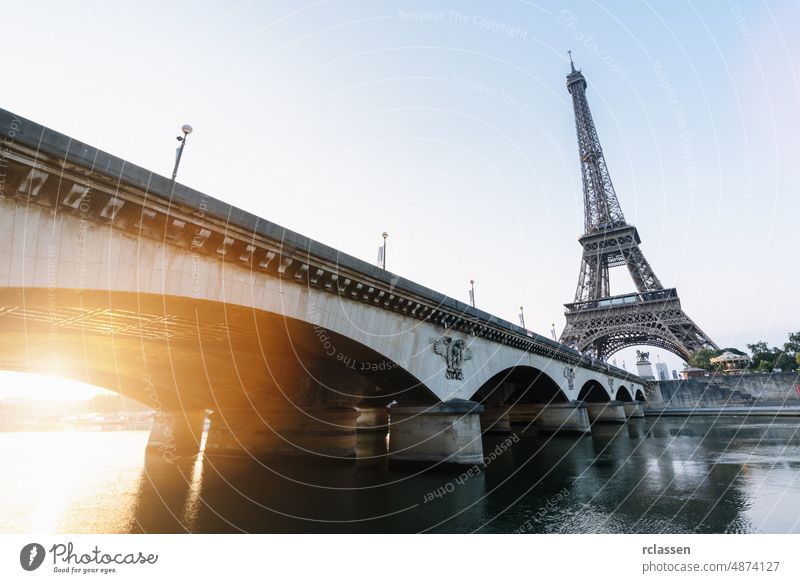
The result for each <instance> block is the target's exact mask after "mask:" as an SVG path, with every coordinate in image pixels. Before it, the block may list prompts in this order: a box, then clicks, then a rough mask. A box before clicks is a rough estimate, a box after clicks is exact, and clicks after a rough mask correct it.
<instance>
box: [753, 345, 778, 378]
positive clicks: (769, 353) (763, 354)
mask: <svg viewBox="0 0 800 583" xmlns="http://www.w3.org/2000/svg"><path fill="white" fill-rule="evenodd" d="M747 348H748V350H750V354H752V355H753V357H752V364H751V365H750V366H751V368H754V369H756V370H759V371H765V370H772V367H773V366H774V365H775V360H776V359H777V358H778V355H779V354H780V352H781V351H780V350H779V349H777V348H770V347H769V345H768V344H767V343H766V342H764V341H763V340H761V341H759V342H756V343H754V344H748V345H747ZM762 363H764V364H762Z"/></svg>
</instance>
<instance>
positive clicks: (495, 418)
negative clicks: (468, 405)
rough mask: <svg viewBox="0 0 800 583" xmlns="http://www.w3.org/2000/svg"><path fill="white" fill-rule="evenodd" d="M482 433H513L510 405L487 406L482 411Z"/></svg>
mask: <svg viewBox="0 0 800 583" xmlns="http://www.w3.org/2000/svg"><path fill="white" fill-rule="evenodd" d="M481 433H488V434H506V433H511V418H510V416H509V407H492V406H488V407H485V408H484V410H483V413H481Z"/></svg>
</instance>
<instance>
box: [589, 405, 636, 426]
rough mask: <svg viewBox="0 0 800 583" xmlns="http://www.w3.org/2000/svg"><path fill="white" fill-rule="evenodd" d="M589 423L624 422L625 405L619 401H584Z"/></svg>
mask: <svg viewBox="0 0 800 583" xmlns="http://www.w3.org/2000/svg"><path fill="white" fill-rule="evenodd" d="M586 407H587V411H588V413H589V421H590V422H591V423H625V421H626V420H627V418H626V416H625V407H624V404H623V403H622V402H621V401H607V402H605V403H586Z"/></svg>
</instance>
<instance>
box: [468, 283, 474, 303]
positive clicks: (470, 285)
mask: <svg viewBox="0 0 800 583" xmlns="http://www.w3.org/2000/svg"><path fill="white" fill-rule="evenodd" d="M469 301H470V303H471V304H472V307H473V308H474V307H475V280H474V279H470V280H469Z"/></svg>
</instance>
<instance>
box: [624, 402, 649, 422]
mask: <svg viewBox="0 0 800 583" xmlns="http://www.w3.org/2000/svg"><path fill="white" fill-rule="evenodd" d="M622 406H623V408H624V409H625V417H627V418H628V419H644V407H643V406H642V403H623V404H622Z"/></svg>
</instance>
